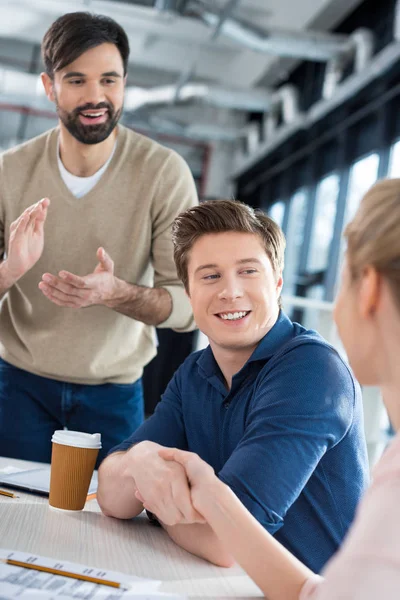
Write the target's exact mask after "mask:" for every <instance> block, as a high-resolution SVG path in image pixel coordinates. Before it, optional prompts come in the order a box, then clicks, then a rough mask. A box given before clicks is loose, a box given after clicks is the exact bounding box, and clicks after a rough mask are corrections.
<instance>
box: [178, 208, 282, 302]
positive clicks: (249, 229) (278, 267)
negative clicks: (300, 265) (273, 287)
mask: <svg viewBox="0 0 400 600" xmlns="http://www.w3.org/2000/svg"><path fill="white" fill-rule="evenodd" d="M229 231H237V232H238V233H255V234H257V235H258V236H260V238H261V241H262V243H263V246H264V248H265V252H266V253H267V256H268V258H269V259H270V261H271V265H272V269H273V271H274V274H275V276H276V278H277V279H278V278H279V277H280V275H281V273H282V270H283V259H284V251H285V245H286V242H285V236H284V235H283V232H282V230H281V228H280V227H279V225H277V224H276V223H275V221H273V220H272V219H271V218H270V217H268V216H267V215H266V214H265V213H263V212H262V211H261V210H254V209H253V208H251V207H250V206H248V205H247V204H244V203H243V202H239V201H237V200H210V201H207V202H203V203H202V204H200V205H199V206H193V207H192V208H189V210H186V211H185V212H183V213H181V214H180V215H178V216H177V217H176V219H175V221H174V222H173V224H172V239H173V242H174V260H175V264H176V268H177V271H178V276H179V278H180V279H181V280H182V282H183V284H184V286H185V290H186V291H187V292H188V293H189V283H188V260H189V253H190V250H191V249H192V247H193V244H194V243H195V242H196V241H197V240H198V239H199V238H200V237H201V236H203V235H206V234H208V233H227V232H229Z"/></svg>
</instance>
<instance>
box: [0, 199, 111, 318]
mask: <svg viewBox="0 0 400 600" xmlns="http://www.w3.org/2000/svg"><path fill="white" fill-rule="evenodd" d="M49 205H50V200H49V199H48V198H43V199H42V200H40V201H39V202H37V203H36V204H33V205H32V206H29V207H28V208H26V209H25V210H24V212H23V213H22V214H21V215H20V216H19V217H18V219H16V220H15V221H13V223H11V225H10V234H9V242H8V248H7V257H6V259H5V260H4V261H3V262H2V263H1V265H0V267H1V282H2V285H1V288H2V289H1V290H0V292H1V293H4V292H5V291H6V290H7V289H9V288H10V287H12V286H13V285H14V284H15V283H16V282H17V281H18V280H19V279H20V278H21V277H23V276H24V275H25V273H27V272H28V271H29V270H30V269H31V268H32V267H33V266H34V265H35V264H36V263H37V262H38V260H39V259H40V257H41V256H42V253H43V249H44V224H45V221H46V218H47V212H48V208H49ZM97 260H98V264H97V266H96V268H95V269H94V271H93V273H90V274H89V275H86V276H84V277H79V276H78V275H74V274H73V273H69V272H68V271H60V272H59V273H58V276H56V275H52V274H51V273H44V274H43V276H42V280H41V281H40V283H39V289H40V290H41V291H42V293H43V294H44V295H45V296H46V298H48V299H49V300H50V301H51V302H53V303H54V304H57V305H58V306H63V307H69V308H83V307H87V306H92V305H95V304H104V305H108V303H109V302H110V301H112V299H113V298H114V296H115V294H116V288H117V280H116V277H115V276H114V262H113V261H112V260H111V258H110V256H109V255H108V254H107V253H106V251H105V250H104V248H102V247H100V248H98V250H97Z"/></svg>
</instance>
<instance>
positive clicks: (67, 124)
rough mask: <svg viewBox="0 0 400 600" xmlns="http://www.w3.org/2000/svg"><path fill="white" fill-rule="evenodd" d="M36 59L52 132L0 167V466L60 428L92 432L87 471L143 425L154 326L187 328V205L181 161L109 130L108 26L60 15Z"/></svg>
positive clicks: (10, 154) (114, 97) (28, 454)
mask: <svg viewBox="0 0 400 600" xmlns="http://www.w3.org/2000/svg"><path fill="white" fill-rule="evenodd" d="M42 53H43V60H44V64H45V72H44V73H43V74H42V82H43V85H44V88H45V91H46V94H47V96H48V98H49V100H51V101H52V102H54V103H55V106H56V110H57V116H58V121H59V122H58V127H56V128H54V129H52V130H50V131H48V132H46V133H44V134H43V135H41V136H39V137H37V138H35V139H33V140H31V141H29V142H26V143H24V144H23V145H21V146H18V147H17V148H13V149H12V150H9V151H7V152H6V153H4V154H3V155H2V156H1V157H0V260H2V262H0V295H4V296H5V297H4V300H3V302H2V303H1V307H0V356H1V359H0V455H2V456H12V457H15V458H23V459H31V460H36V461H43V462H49V461H50V456H51V436H52V434H53V432H54V430H55V429H60V428H63V427H68V428H69V429H76V430H80V431H88V432H98V431H99V432H100V433H101V434H102V443H103V448H102V451H101V453H100V458H101V457H103V456H105V455H106V454H107V452H108V451H109V450H110V448H111V447H112V446H115V444H117V443H119V442H120V441H122V440H123V439H125V438H126V437H127V436H128V435H129V434H130V433H131V432H132V431H133V430H134V429H136V427H137V426H138V425H140V424H141V423H142V421H143V395H142V385H141V374H142V371H143V367H144V365H146V364H147V363H148V362H149V361H150V360H151V359H152V357H153V356H154V355H155V353H156V341H155V334H154V326H155V325H157V326H159V327H171V328H174V329H178V330H189V329H191V328H193V327H194V322H193V317H192V312H191V308H190V303H189V301H188V299H187V297H186V294H185V291H184V288H183V285H182V284H181V282H180V280H179V279H178V276H177V273H176V268H175V264H174V260H173V246H172V239H171V223H172V221H173V219H174V218H175V217H176V215H177V214H178V213H179V212H181V211H182V210H184V209H186V208H188V207H190V206H192V205H194V204H196V203H197V196H196V190H195V186H194V182H193V178H192V176H191V173H190V171H189V168H188V166H187V165H186V163H185V162H184V161H183V159H182V158H180V157H179V156H178V155H177V154H176V153H175V152H173V151H172V150H169V149H167V148H164V147H163V146H161V145H159V144H157V143H156V142H154V141H152V140H150V139H149V138H146V137H144V136H141V135H139V134H137V133H135V132H133V131H131V130H129V129H127V128H125V127H122V126H121V125H119V124H118V121H119V119H120V116H121V113H122V108H123V100H124V89H125V83H126V76H127V75H126V73H127V66H128V56H129V42H128V38H127V36H126V33H125V32H124V30H123V29H122V27H120V26H119V25H118V24H117V23H116V22H115V21H113V20H112V19H109V18H107V17H103V16H99V15H92V14H90V13H83V12H78V13H69V14H67V15H64V16H62V17H60V18H59V19H57V21H55V22H54V23H53V24H52V26H51V27H50V29H49V30H48V31H47V33H46V35H45V37H44V39H43V44H42ZM44 196H46V198H44V199H43V200H41V201H39V202H37V200H38V199H39V198H43V197H44ZM83 308H85V310H82V309H83Z"/></svg>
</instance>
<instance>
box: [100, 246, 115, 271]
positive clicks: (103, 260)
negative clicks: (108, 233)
mask: <svg viewBox="0 0 400 600" xmlns="http://www.w3.org/2000/svg"><path fill="white" fill-rule="evenodd" d="M96 254H97V258H98V260H99V262H100V264H101V266H102V268H103V269H104V271H109V272H110V273H113V272H114V261H113V260H112V259H111V257H110V256H109V255H108V254H107V252H106V251H105V250H104V248H102V247H100V248H99V249H98V250H97V253H96Z"/></svg>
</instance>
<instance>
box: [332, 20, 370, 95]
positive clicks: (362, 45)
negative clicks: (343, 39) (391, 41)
mask: <svg viewBox="0 0 400 600" xmlns="http://www.w3.org/2000/svg"><path fill="white" fill-rule="evenodd" d="M349 42H350V43H349V48H348V50H346V51H344V52H342V53H341V54H339V55H338V56H335V57H334V58H332V59H331V60H330V61H328V63H327V65H326V70H325V77H324V83H323V87H322V97H323V98H324V100H330V99H331V98H332V97H333V96H334V94H335V92H336V89H337V87H338V85H339V84H340V82H341V81H342V79H343V74H344V71H345V69H346V67H347V66H348V65H349V64H350V62H351V61H353V62H354V71H355V73H360V72H361V71H363V70H364V69H365V68H366V67H367V66H368V64H369V62H370V60H371V58H372V56H373V54H374V46H375V38H374V35H373V33H372V31H370V30H369V29H364V28H360V29H356V31H354V32H353V33H352V34H351V35H350V38H349Z"/></svg>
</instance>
